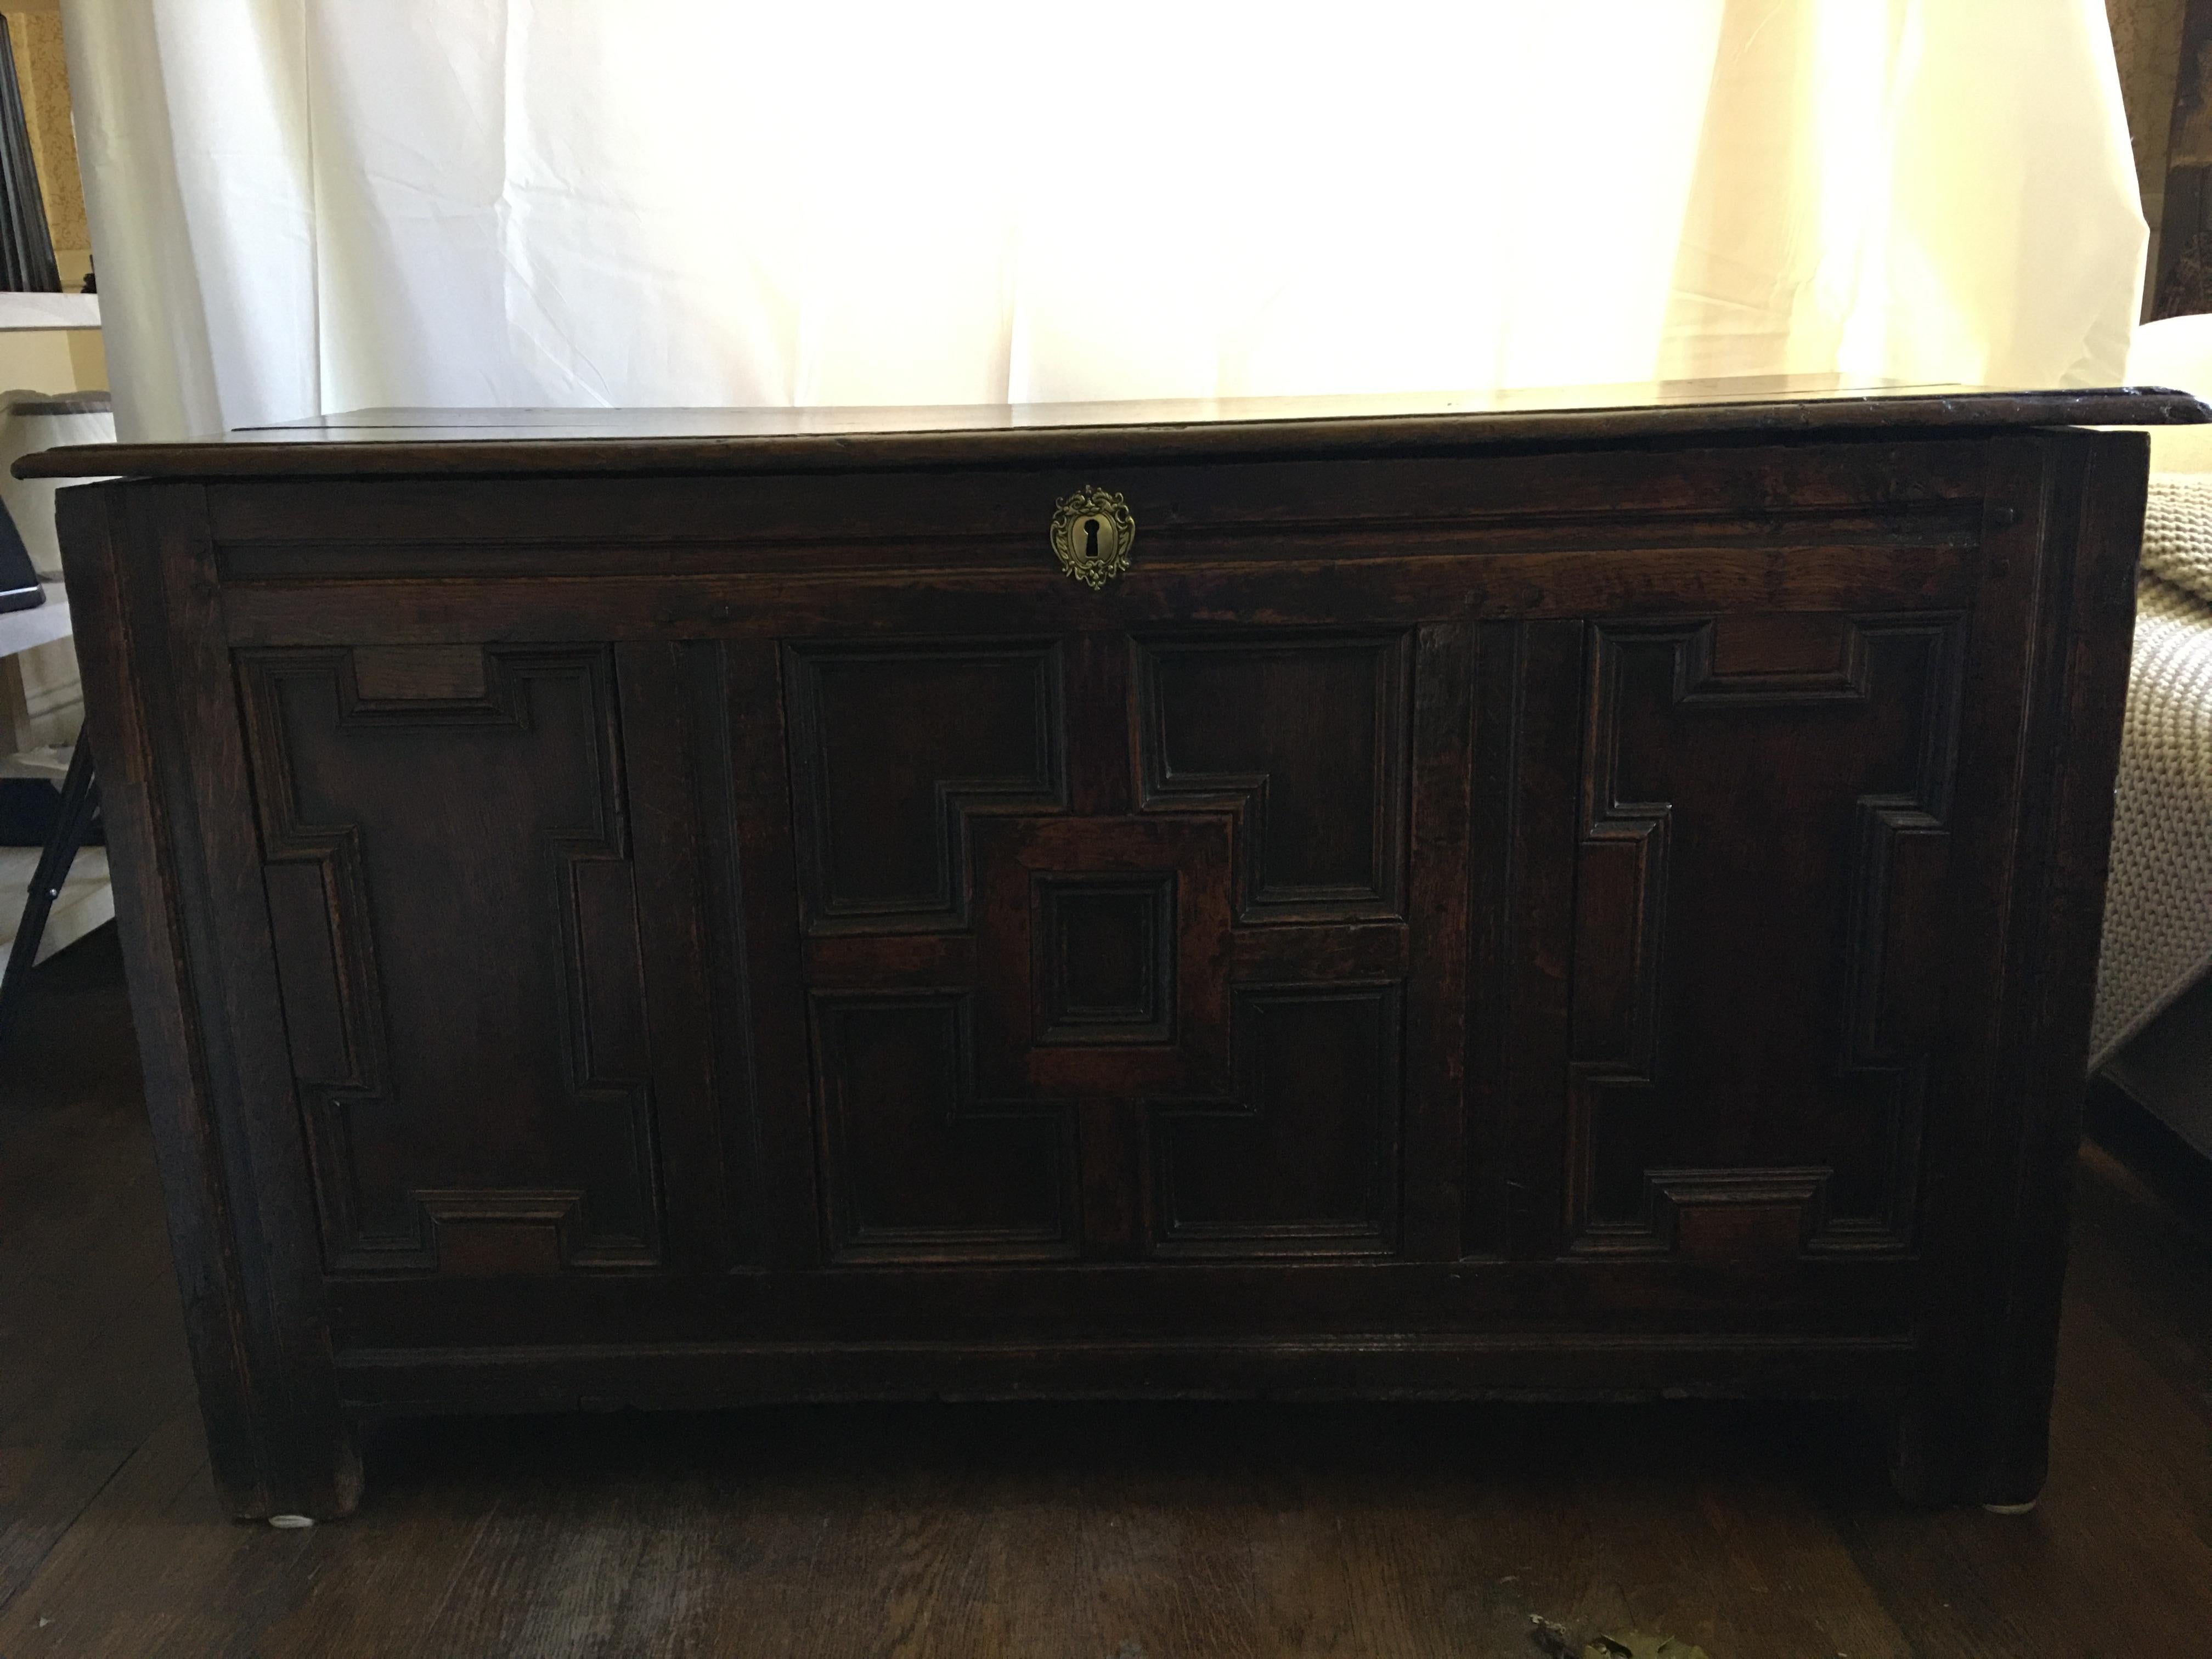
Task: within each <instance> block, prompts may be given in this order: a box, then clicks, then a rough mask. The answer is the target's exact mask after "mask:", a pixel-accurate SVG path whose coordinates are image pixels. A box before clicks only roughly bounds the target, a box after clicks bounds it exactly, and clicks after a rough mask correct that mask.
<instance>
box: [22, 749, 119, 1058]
mask: <svg viewBox="0 0 2212 1659" xmlns="http://www.w3.org/2000/svg"><path fill="white" fill-rule="evenodd" d="M98 811H100V790H99V787H98V786H97V785H96V784H95V783H94V781H93V775H92V745H91V744H89V743H88V742H87V741H86V740H85V735H84V733H83V732H78V733H77V734H76V749H75V750H74V751H72V752H71V754H70V763H69V771H68V773H67V775H64V778H63V779H62V803H61V811H59V813H58V814H57V815H56V817H55V818H54V828H53V833H52V834H51V835H49V836H47V837H46V849H45V850H44V851H43V852H41V853H40V854H39V867H38V871H37V872H36V873H35V874H33V876H32V878H31V891H30V896H28V897H27V898H26V899H25V900H24V901H23V919H22V921H21V922H19V923H18V924H17V925H16V928H15V945H14V946H13V947H12V948H11V949H10V950H9V952H8V969H7V972H6V973H5V974H4V975H0V1036H4V1034H5V1033H6V1031H7V1030H8V1027H9V1022H10V1021H11V1020H12V1019H13V1018H15V1005H16V1004H17V1003H18V1002H19V1001H21V1000H22V994H23V982H24V981H26V980H27V979H28V978H29V977H30V974H31V967H32V964H33V963H36V962H37V961H38V959H39V940H40V938H41V937H42V936H43V935H44V934H45V933H46V917H47V915H49V913H51V912H52V909H53V908H54V900H55V899H56V898H58V897H59V896H60V895H61V890H62V884H63V883H64V881H67V880H68V879H69V872H70V865H72V864H74V863H76V854H77V849H78V848H80V847H82V846H83V845H84V838H85V836H87V835H88V834H89V833H90V832H91V829H92V820H93V818H94V815H95V814H97V813H98Z"/></svg>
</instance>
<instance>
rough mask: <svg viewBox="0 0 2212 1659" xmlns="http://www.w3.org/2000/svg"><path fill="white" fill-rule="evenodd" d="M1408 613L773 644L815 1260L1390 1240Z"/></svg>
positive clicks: (1230, 1249)
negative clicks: (1127, 635)
mask: <svg viewBox="0 0 2212 1659" xmlns="http://www.w3.org/2000/svg"><path fill="white" fill-rule="evenodd" d="M1409 639H1410V635H1390V636H1388V637H1384V638H1347V637H1346V636H1343V635H1279V634H1273V633H1248V634H1244V635H1235V636H1231V635H1222V634H1219V633H1213V634H1209V635H1201V636H1177V637H1175V638H1169V639H1160V638H1155V639H1150V640H1146V641H1122V640H1115V641H1111V642H1110V644H1108V645H1107V646H1106V647H1105V648H1104V649H1103V650H1102V649H1100V648H1099V646H1098V645H1097V643H1091V644H1086V645H1085V646H1084V647H1082V652H1083V654H1082V655H1081V656H1080V657H1079V659H1075V660H1077V661H1079V663H1080V664H1081V665H1082V672H1083V675H1084V676H1085V678H1083V679H1082V680H1081V681H1080V684H1083V685H1084V686H1085V687H1086V688H1087V690H1086V695H1088V696H1093V697H1094V698H1096V699H1097V700H1096V701H1094V702H1090V703H1087V704H1086V706H1085V708H1084V709H1083V711H1082V718H1081V719H1079V720H1078V719H1076V718H1074V717H1073V713H1072V712H1070V714H1069V717H1068V718H1067V720H1066V726H1065V727H1063V724H1062V712H1063V711H1062V708H1061V701H1060V670H1061V657H1060V651H1059V649H1058V648H1057V647H1054V646H1053V645H1051V644H1049V643H1046V644H1036V645H1029V644H1016V645H1012V646H998V645H992V646H988V647H986V646H977V645H961V646H951V647H943V648H942V649H935V650H930V651H918V650H915V649H911V648H908V647H854V646H849V645H846V644H842V643H841V644H837V645H834V646H815V645H808V646H805V647H787V649H786V651H785V656H784V660H785V663H786V690H787V697H788V699H789V703H790V708H791V711H792V714H791V718H792V725H793V737H792V752H793V770H794V774H795V775H802V774H803V775H804V776H803V777H801V778H800V779H799V790H798V796H797V800H798V802H799V804H798V805H796V806H795V817H796V819H797V825H798V830H799V841H800V842H801V843H802V844H808V843H811V845H812V846H813V848H814V849H815V854H814V856H815V860H816V872H815V874H814V875H813V876H812V877H809V878H807V879H809V880H812V881H813V882H814V883H815V884H816V885H815V890H814V897H813V899H812V900H811V904H812V908H811V909H810V910H809V911H808V913H807V914H808V916H809V918H810V920H809V922H808V925H807V928H806V939H805V976H806V981H807V985H808V987H809V991H810V997H811V1005H810V1006H811V1008H812V1010H813V1013H812V1036H813V1042H814V1054H815V1066H816V1074H817V1104H818V1109H819V1113H820V1123H821V1133H822V1146H823V1154H822V1169H821V1187H822V1199H823V1210H824V1214H825V1218H826V1222H827V1226H828V1231H829V1249H830V1251H831V1253H832V1254H833V1255H835V1256H836V1257H837V1258H838V1259H840V1260H861V1259H866V1260H871V1261H916V1262H930V1261H964V1260H971V1259H991V1258H1002V1257H1008V1256H1013V1257H1023V1258H1030V1257H1052V1256H1060V1255H1078V1256H1080V1257H1083V1258H1085V1259H1092V1260H1097V1259H1106V1260H1124V1261H1126V1260H1131V1259H1136V1258H1141V1257H1144V1256H1146V1255H1151V1256H1153V1257H1156V1258H1162V1259H1165V1258H1171V1257H1176V1256H1211V1257H1216V1258H1227V1257H1244V1258H1266V1257H1268V1256H1274V1255H1310V1256H1329V1255H1336V1256H1358V1255H1376V1254H1385V1253H1388V1252H1389V1251H1390V1250H1391V1249H1395V1240H1396V1237H1397V1231H1398V1227H1397V1216H1396V1208H1397V1203H1398V1196H1397V1186H1398V1176H1397V1170H1398V1157H1399V1136H1400V1134H1401V1115H1402V1106H1403V1090H1402V1088H1401V1083H1400V1071H1401V1066H1402V1063H1403V1048H1404V1041H1405V1038H1404V1025H1405V1019H1404V1016H1403V1013H1402V1006H1403V1000H1404V998H1403V986H1404V981H1405V978H1406V976H1407V972H1408V971H1409V969H1408V949H1409V947H1408V938H1409V933H1410V929H1409V927H1408V925H1407V921H1405V919H1404V911H1405V908H1406V906H1405V899H1404V884H1405V866H1406V857H1407V849H1406V837H1407V813H1408V810H1409V798H1410V793H1411V792H1410V787H1409V785H1410V769H1411V761H1410V755H1409V752H1408V743H1407V734H1408V727H1407V722H1408V719H1409V712H1408V704H1409V698H1410V684H1409V672H1410V671H1409V661H1410V655H1409V643H1408V641H1409ZM1102 664H1103V665H1106V667H1107V668H1108V669H1109V670H1110V669H1113V668H1115V666H1116V665H1120V664H1126V665H1127V667H1128V669H1129V671H1130V674H1129V678H1128V679H1127V681H1126V682H1122V681H1121V680H1120V679H1119V678H1118V676H1116V677H1115V678H1112V679H1110V680H1109V681H1108V682H1107V684H1109V686H1110V688H1111V689H1109V690H1106V691H1104V692H1103V695H1102V694H1101V692H1100V689H1099V688H1100V685H1101V681H1100V679H1099V678H1098V676H1099V674H1100V665H1102ZM895 711H902V712H896V713H895ZM963 722H964V723H965V724H964V725H963ZM1063 731H1065V732H1066V733H1069V734H1072V736H1073V740H1074V741H1077V742H1079V744H1081V745H1082V747H1081V748H1080V750H1079V751H1076V752H1070V751H1068V750H1065V749H1064V748H1063V746H1062V733H1063ZM1072 777H1076V778H1081V779H1082V780H1084V783H1083V786H1082V791H1081V796H1080V798H1081V799H1083V800H1084V801H1085V805H1086V809H1087V810H1085V811H1076V810H1074V808H1073V799H1075V797H1073V796H1072V795H1071V793H1070V788H1069V785H1068V780H1069V779H1070V778H1072ZM841 779H857V780H861V781H859V782H841V781H840V780H841ZM1132 785H1134V786H1135V787H1134V788H1132V787H1131V786H1132ZM1132 796H1133V797H1134V799H1131V797H1132ZM809 800H811V802H812V803H813V804H812V805H811V806H810V805H805V802H806V801H809ZM1109 800H1110V801H1115V808H1114V809H1112V810H1107V811H1099V810H1097V805H1093V804H1094V803H1099V802H1102V801H1109ZM846 813H851V814H855V815H860V814H865V815H866V816H867V817H868V818H869V821H870V822H871V823H873V824H874V825H875V826H876V829H877V831H878V832H879V833H880V835H881V836H884V837H886V838H888V839H887V840H886V842H885V844H886V845H889V844H890V842H896V843H897V844H898V846H899V847H900V848H902V850H901V851H900V852H899V853H898V854H896V858H895V859H894V860H893V862H894V863H895V864H896V872H897V873H896V878H895V879H894V878H892V877H889V876H882V877H878V878H873V879H874V880H875V886H874V887H873V888H870V889H866V892H865V895H864V890H863V884H862V883H861V881H860V878H859V877H858V876H856V875H852V874H849V873H846V872H843V870H842V866H841V864H840V860H842V859H845V858H847V857H848V853H849V848H852V847H856V846H858V845H859V842H857V841H854V840H849V839H848V840H841V839H840V836H839V832H838V830H837V820H838V818H839V816H840V815H841V814H846ZM1347 923H1358V924H1360V925H1358V926H1347V925H1346V924H1347Z"/></svg>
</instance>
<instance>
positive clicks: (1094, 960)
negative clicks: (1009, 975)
mask: <svg viewBox="0 0 2212 1659" xmlns="http://www.w3.org/2000/svg"><path fill="white" fill-rule="evenodd" d="M1175 894H1176V878H1175V872H1173V871H1172V870H1164V871H1160V872H1157V873H1155V874H1150V875H1125V876H1073V875H1067V876H1062V875H1047V874H1044V873H1042V872H1039V873H1037V874H1036V875H1034V876H1032V877H1031V878H1030V957H1031V962H1030V971H1031V975H1032V978H1033V980H1034V981H1035V991H1034V995H1035V998H1036V1033H1035V1036H1036V1042H1038V1043H1039V1044H1041V1045H1046V1046H1051V1045H1056V1044H1067V1045H1071V1046H1078V1047H1079V1046H1083V1045H1086V1044H1095V1043H1113V1042H1174V1041H1175V956H1176V951H1175V943H1176V940H1175V908H1176V907H1175Z"/></svg>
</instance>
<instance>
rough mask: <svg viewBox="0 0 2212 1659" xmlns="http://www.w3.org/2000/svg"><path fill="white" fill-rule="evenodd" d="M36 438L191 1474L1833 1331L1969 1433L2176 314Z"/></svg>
mask: <svg viewBox="0 0 2212 1659" xmlns="http://www.w3.org/2000/svg"><path fill="white" fill-rule="evenodd" d="M1574 403H1575V400H1574V399H1565V400H1559V399H1554V400H1553V404H1565V406H1550V407H1547V406H1545V403H1544V400H1541V399H1525V400H1522V403H1521V404H1519V405H1518V406H1511V405H1499V404H1492V405H1487V406H1483V405H1478V404H1475V403H1474V402H1472V401H1470V400H1464V399H1452V398H1433V399H1427V400H1404V399H1401V400H1341V401H1339V400H1328V401H1322V402H1297V403H1274V402H1254V403H1249V404H1190V405H1173V404H1170V405H1097V406H1086V407H1073V406H1069V407H1056V408H1026V409H1023V408H1016V409H997V410H991V409H970V410H846V411H790V410H784V411H721V412H710V411H696V410H692V411H685V410H677V411H665V412H660V413H637V414H633V415H627V416H616V415H606V414H592V413H586V412H551V411H539V412H529V411H522V412H508V413H505V414H496V413H481V414H463V413H453V412H447V413H442V414H441V413H431V412H422V411H382V412H377V413H372V414H365V415H360V416H343V417H330V418H325V419H324V420H321V421H319V422H309V423H307V424H304V425H301V426H296V427H289V428H272V429H267V430H262V431H255V432H246V433H239V434H234V435H231V436H230V437H229V438H228V439H225V440H221V441H210V442H206V443H191V444H174V445H168V444H164V445H142V446H129V445H125V446H116V447H101V448H92V449H76V450H60V451H52V452H48V453H46V454H45V455H43V456H40V457H35V458H33V459H31V460H29V461H27V462H26V463H24V464H23V465H21V468H20V469H19V470H20V471H22V472H24V473H25V474H26V475H39V476H67V475H76V476H82V475H87V474H93V473H98V474H120V475H124V476H122V477H120V478H118V479H117V480H116V481H113V482H106V483H96V484H91V485H88V486H85V487H82V488H78V489H71V490H70V491H68V492H66V494H65V495H64V496H63V498H62V500H63V506H62V509H61V519H62V534H63V540H64V545H65V549H66V553H67V561H68V576H69V586H70V597H71V599H72V601H73V603H74V605H75V607H76V624H77V637H78V640H79V643H80V646H81V648H82V656H83V665H84V676H85V685H86V690H87V696H88V703H89V712H90V719H91V727H90V740H91V742H92V744H93V749H94V754H95V756H96V757H97V766H98V771H99V779H100V797H101V800H102V802H103V804H104V807H105V810H106V818H107V833H108V836H109V838H110V842H111V845H112V861H113V868H114V872H115V880H116V886H117V908H118V918H119V921H120V922H121V925H122V927H123V930H124V937H125V946H126V953H127V957H128V961H129V966H130V973H131V994H132V1000H133V1002H134V1005H135V1007H136V1011H137V1022H138V1028H139V1032H140V1036H141V1042H142V1045H143V1054H144V1063H145V1071H146V1079H147V1087H148V1093H149V1103H150V1106H151V1109H152V1114H153V1119H154V1123H155V1132H156V1137H157V1140H158V1145H159V1149H160V1156H161V1174H162V1178H163V1182H164V1184H165V1187H166V1190H167V1202H168V1207H169V1216H170V1226H171V1230H172V1237H173V1242H174V1246H175V1254H176V1259H177V1265H178V1272H179V1279H180V1280H181V1282H182V1285H183V1291H184V1297H185V1305H186V1308H187V1310H188V1315H189V1320H190V1325H191V1337H192V1345H193V1352H194V1357H195V1360H196V1362H197V1368H198V1374H199V1380H200V1389H201V1398H202V1401H203V1403H204V1407H205V1411H206V1416H207V1424H208V1431H209V1441H210V1446H211V1449H212V1450H213V1454H214V1463H215V1469H216V1478H217V1480H219V1481H220V1483H221V1485H222V1489H223V1493H224V1496H225V1498H226V1499H227V1501H228V1504H229V1505H230V1506H231V1507H232V1508H233V1509H234V1510H235V1511H236V1512H237V1513H239V1514H240V1515H257V1516H258V1515H268V1514H270V1513H272V1512H283V1511H301V1512H304V1513H307V1514H309V1515H315V1516H331V1515H339V1514H343V1513H344V1512H346V1511H347V1510H349V1509H350V1508H352V1506H353V1505H354V1504H355V1502H356V1498H357V1496H358V1492H359V1488H360V1474H359V1468H360V1466H359V1462H358V1458H357V1456H356V1452H355V1450H354V1439H353V1430H354V1425H355V1424H356V1422H357V1420H359V1419H362V1418H363V1417H366V1416H369V1415H373V1414H376V1413H392V1412H418V1411H447V1410H510V1409H527V1410H538V1409H557V1408H572V1407H603V1406H616V1405H639V1406H664V1405H686V1406H690V1405H708V1404H716V1403H727V1402H739V1401H766V1400H828V1399H848V1398H863V1397H884V1396H939V1395H944V1396H968V1397H990V1396H1006V1395H1273V1396H1308V1395H1313V1396H1318V1395H1374V1396H1445V1397H1468V1398H1480V1397H1487V1396H1498V1395H1572V1396H1605V1397H1629V1396H1637V1395H1655V1394H1662V1393H1664V1394H1679V1393H1691V1394H1724V1395H1850V1396H1859V1397H1864V1398H1866V1399H1869V1400H1870V1401H1876V1402H1879V1403H1880V1404H1881V1405H1882V1406H1884V1407H1887V1408H1892V1409H1894V1411H1895V1412H1896V1413H1897V1418H1898V1421H1899V1425H1900V1426H1899V1434H1898V1441H1897V1446H1898V1449H1897V1462H1896V1470H1897V1474H1898V1479H1899V1484H1900V1486H1901V1487H1902V1489H1903V1490H1905V1492H1907V1493H1908V1494H1911V1495H1912V1496H1915V1497H1918V1498H1927V1499H1934V1500H1979V1501H1984V1502H1991V1503H2017V1502H2021V1501H2024V1500H2027V1499H2029V1498H2033V1496H2034V1494H2035V1492H2036V1491H2037V1489H2038V1486H2039V1484H2040V1482H2041V1480H2042V1477H2043V1470H2044V1462H2045V1456H2044V1444H2045V1421H2046V1417H2047V1412H2048V1406H2049V1401H2050V1393H2051V1370H2052V1359H2053V1348H2054V1342H2055V1338H2056V1329H2057V1316H2058V1290H2059V1280H2060V1275H2061V1273H2062V1270H2063V1248H2064V1232H2065V1220H2064V1218H2065V1208H2066V1195H2067V1177H2068V1170H2069V1161H2070V1158H2071V1156H2072V1152H2073V1150H2074V1146H2075V1133H2076V1119H2077V1114H2078V1109H2079V1103H2080V1096H2081V1088H2082V1065H2083V1054H2084V1048H2085V1042H2086V1030H2087V1020H2088V1013H2089V996H2090V983H2091V974H2092V969H2093V963H2094V957H2095V952H2096V946H2097V938H2098V923H2099V916H2100V908H2101V904H2102V898H2103V885H2104V870H2105V848H2106V836H2107V832H2108V828H2109V819H2110V815H2111V811H2112V779H2113V771H2114V757H2115V750H2116V745H2117V743H2118V730H2119V711H2120V707H2121V702H2122V698H2123V695H2124V689H2125V685H2126V678H2127V659H2128V645H2129V633H2130V623H2131V617H2132V607H2133V602H2134V589H2133V568H2134V563H2135V556H2136V545H2137V542H2138V539H2139V536H2140V531H2141V526H2142V503H2143V488H2144V472H2145V465H2146V463H2145V450H2146V445H2145V441H2144V439H2143V438H2142V435H2140V434H2138V433H2130V432H2117V431H2090V430H2085V429H2081V428H2084V427H2086V426H2087V425H2090V424H2098V425H2106V426H2111V425H2121V424H2144V423H2151V422H2166V421H2190V420H2197V419H2199V418H2202V417H2203V414H2204V411H2203V409H2202V408H2201V407H2200V406H2199V405H2197V404H2195V403H2194V402H2192V401H2191V400H2190V399H2188V398H2183V397H2180V396H2179V395H2176V394H2167V393H2150V392H2047V393H2035V392H2030V393H2002V392H1970V391H1965V390H1958V389H1953V390H1949V391H1941V392H1915V393H1909V394H1908V393H1905V392H1897V391H1882V390H1874V391H1861V392H1835V391H1832V390H1831V391H1828V392H1826V394H1825V395H1821V393H1820V392H1819V391H1818V390H1817V389H1815V390H1808V389H1807V388H1805V387H1803V386H1792V385H1786V384H1779V383H1765V384H1756V383H1717V384H1710V385H1706V386H1701V387H1679V386H1678V387H1662V388H1655V389H1652V390H1651V392H1649V393H1648V394H1647V395H1644V396H1643V397H1641V398H1637V397H1632V396H1623V397H1620V398H1616V399H1614V400H1613V404H1612V406H1607V407H1581V408H1577V407H1574V406H1573V404H1574Z"/></svg>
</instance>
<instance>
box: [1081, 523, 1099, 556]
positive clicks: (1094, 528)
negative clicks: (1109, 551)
mask: <svg viewBox="0 0 2212 1659" xmlns="http://www.w3.org/2000/svg"><path fill="white" fill-rule="evenodd" d="M1083 556H1084V557H1085V559H1095V558H1097V556H1098V520H1096V519H1085V520H1084V521H1083Z"/></svg>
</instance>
